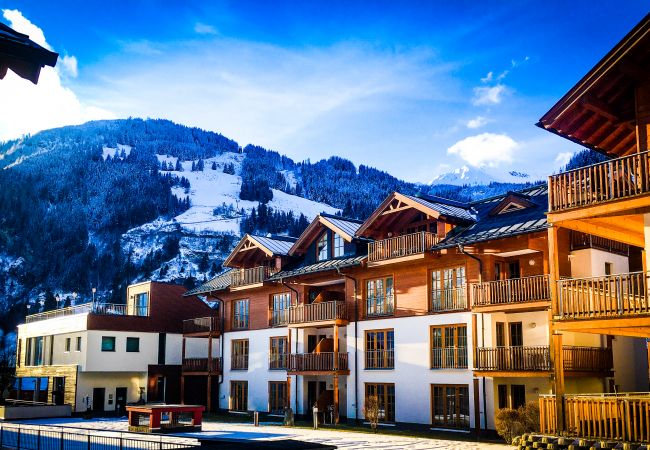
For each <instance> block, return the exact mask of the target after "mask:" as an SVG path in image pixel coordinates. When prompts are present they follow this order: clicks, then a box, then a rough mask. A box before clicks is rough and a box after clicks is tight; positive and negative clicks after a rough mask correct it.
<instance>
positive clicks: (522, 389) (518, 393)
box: [510, 384, 526, 409]
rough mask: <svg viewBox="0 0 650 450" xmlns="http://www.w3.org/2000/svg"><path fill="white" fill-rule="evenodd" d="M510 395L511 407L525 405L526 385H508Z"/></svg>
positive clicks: (515, 407)
mask: <svg viewBox="0 0 650 450" xmlns="http://www.w3.org/2000/svg"><path fill="white" fill-rule="evenodd" d="M510 397H511V400H512V408H513V409H517V408H519V407H520V406H525V405H526V386H525V385H523V384H512V385H510Z"/></svg>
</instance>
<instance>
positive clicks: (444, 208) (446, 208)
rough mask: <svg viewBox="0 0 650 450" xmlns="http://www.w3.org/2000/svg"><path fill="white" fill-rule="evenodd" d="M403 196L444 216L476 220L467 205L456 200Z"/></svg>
mask: <svg viewBox="0 0 650 450" xmlns="http://www.w3.org/2000/svg"><path fill="white" fill-rule="evenodd" d="M402 195H404V197H407V198H409V199H411V200H413V201H415V202H418V203H419V204H421V205H424V206H426V207H427V208H430V209H433V210H434V211H438V212H439V213H440V214H441V215H443V216H447V217H455V218H457V219H461V220H466V221H470V222H473V221H474V220H475V218H474V216H473V215H472V213H471V211H470V210H469V208H468V207H467V205H464V204H463V203H460V202H456V201H454V200H449V199H446V198H442V197H434V196H425V195H422V194H420V195H418V196H417V197H416V196H413V195H406V194H402Z"/></svg>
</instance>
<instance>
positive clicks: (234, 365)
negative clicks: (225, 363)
mask: <svg viewBox="0 0 650 450" xmlns="http://www.w3.org/2000/svg"><path fill="white" fill-rule="evenodd" d="M230 370H248V355H247V354H246V355H230Z"/></svg>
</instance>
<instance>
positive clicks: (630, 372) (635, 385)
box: [612, 336, 648, 392]
mask: <svg viewBox="0 0 650 450" xmlns="http://www.w3.org/2000/svg"><path fill="white" fill-rule="evenodd" d="M646 345H647V344H646V342H645V339H640V338H631V337H626V336H615V337H614V342H613V343H612V346H613V348H612V351H613V353H614V383H615V384H616V385H617V386H618V388H617V389H618V391H619V392H647V391H648V372H647V370H648V352H647V347H646ZM631 362H633V363H632V364H631Z"/></svg>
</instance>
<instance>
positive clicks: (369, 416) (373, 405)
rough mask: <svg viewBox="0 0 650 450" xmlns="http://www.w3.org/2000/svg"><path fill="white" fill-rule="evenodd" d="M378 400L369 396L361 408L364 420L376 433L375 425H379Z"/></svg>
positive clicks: (374, 396)
mask: <svg viewBox="0 0 650 450" xmlns="http://www.w3.org/2000/svg"><path fill="white" fill-rule="evenodd" d="M379 413H380V409H379V398H378V397H377V396H376V395H371V396H369V397H368V398H366V405H365V406H364V407H363V415H364V416H365V417H366V420H367V421H368V422H370V428H372V430H373V431H374V432H375V433H376V432H377V424H378V423H379Z"/></svg>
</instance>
